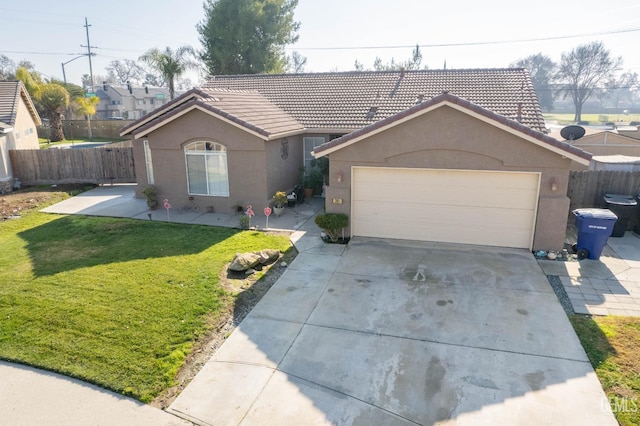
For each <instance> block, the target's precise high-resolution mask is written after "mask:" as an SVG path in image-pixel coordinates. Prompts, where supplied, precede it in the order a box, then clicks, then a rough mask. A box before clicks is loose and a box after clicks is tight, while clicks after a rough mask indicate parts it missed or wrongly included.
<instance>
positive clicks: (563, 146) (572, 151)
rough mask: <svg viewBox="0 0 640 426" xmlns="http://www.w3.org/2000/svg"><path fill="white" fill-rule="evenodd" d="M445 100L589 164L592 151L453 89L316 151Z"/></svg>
mask: <svg viewBox="0 0 640 426" xmlns="http://www.w3.org/2000/svg"><path fill="white" fill-rule="evenodd" d="M445 104H448V105H451V106H455V107H457V108H458V109H463V110H467V111H469V112H471V113H474V114H477V115H479V116H482V117H483V118H485V119H488V120H492V121H494V122H495V123H496V124H499V125H502V126H505V127H507V128H509V129H512V130H513V131H515V132H517V133H520V134H522V135H523V136H529V137H531V138H534V139H535V140H537V141H539V142H540V145H542V146H545V147H547V148H548V149H552V150H555V151H558V150H560V151H561V152H564V153H566V154H567V155H568V156H569V155H570V156H571V157H573V158H575V159H578V160H580V159H582V162H586V164H588V161H589V160H590V159H591V154H589V153H588V152H586V151H584V150H582V149H580V148H577V147H575V146H572V145H570V144H568V143H566V142H560V141H558V140H557V139H554V138H552V137H550V136H547V135H545V134H543V133H541V132H539V131H537V130H534V129H532V128H531V127H529V126H526V125H524V124H522V123H519V122H518V121H516V120H512V119H509V118H507V117H504V116H502V115H499V114H496V113H495V112H493V111H489V110H488V109H486V108H483V107H481V106H479V105H476V104H474V103H472V102H469V101H468V100H466V99H462V98H460V97H458V96H455V95H453V94H451V93H442V94H440V95H438V96H436V97H434V98H432V99H430V100H428V101H426V102H422V103H420V104H418V105H414V106H413V107H411V108H409V109H407V110H404V111H402V112H400V113H398V114H395V115H393V116H391V117H387V118H385V119H383V120H380V121H377V122H375V123H373V124H370V125H369V126H367V127H364V128H362V129H359V130H356V131H354V132H352V133H349V134H346V135H344V136H342V137H340V138H337V139H334V140H332V141H329V142H327V143H325V144H322V145H320V146H319V147H317V148H316V149H315V150H314V154H321V155H326V154H328V153H329V152H333V151H335V150H337V149H340V148H342V147H344V146H348V145H349V144H350V143H354V142H357V140H360V139H362V138H364V137H366V136H367V135H369V134H371V133H375V132H376V131H380V130H383V129H386V128H389V127H392V126H394V125H396V124H398V123H401V122H403V121H404V119H407V118H411V116H413V115H417V114H419V113H420V112H421V111H424V110H430V109H433V108H435V107H437V106H439V105H445ZM323 153H324V154H323Z"/></svg>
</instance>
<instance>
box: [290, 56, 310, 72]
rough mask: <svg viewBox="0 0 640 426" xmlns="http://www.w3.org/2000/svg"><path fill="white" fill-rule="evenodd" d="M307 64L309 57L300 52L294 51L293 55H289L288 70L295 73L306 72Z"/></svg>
mask: <svg viewBox="0 0 640 426" xmlns="http://www.w3.org/2000/svg"><path fill="white" fill-rule="evenodd" d="M306 65H307V57H306V56H304V55H302V54H301V53H300V52H297V51H293V52H291V56H288V57H287V71H289V72H292V73H294V74H299V73H302V72H304V67H305V66H306Z"/></svg>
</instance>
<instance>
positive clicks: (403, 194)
mask: <svg viewBox="0 0 640 426" xmlns="http://www.w3.org/2000/svg"><path fill="white" fill-rule="evenodd" d="M461 193H462V194H463V195H464V196H461ZM354 194H357V195H356V197H357V198H354V200H356V201H374V200H381V199H382V200H396V202H398V201H401V202H403V203H407V204H412V205H417V204H425V203H428V204H435V205H441V206H447V205H449V206H486V205H490V206H494V207H497V208H510V207H512V206H514V205H518V206H524V207H525V208H529V209H531V208H534V207H535V205H536V196H537V191H536V190H531V189H530V190H524V189H513V188H507V189H499V188H491V189H485V190H482V189H480V188H477V189H474V190H469V188H468V186H467V187H466V188H461V189H460V190H456V188H451V187H446V188H431V187H427V186H415V185H413V186H411V187H408V186H403V187H394V185H392V184H388V183H385V184H378V185H376V186H373V185H369V186H366V185H363V186H361V187H359V188H358V187H356V190H355V191H354Z"/></svg>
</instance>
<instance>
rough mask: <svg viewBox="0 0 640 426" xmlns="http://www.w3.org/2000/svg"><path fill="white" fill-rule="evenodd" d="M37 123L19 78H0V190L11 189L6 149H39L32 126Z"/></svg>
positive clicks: (38, 116)
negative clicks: (0, 79)
mask: <svg viewBox="0 0 640 426" xmlns="http://www.w3.org/2000/svg"><path fill="white" fill-rule="evenodd" d="M40 124H42V123H41V121H40V115H39V114H38V111H36V108H35V106H34V105H33V101H32V100H31V97H30V96H29V93H28V92H27V89H26V88H25V87H24V84H22V82H21V81H0V194H1V193H4V192H9V191H11V190H12V189H13V185H14V178H13V170H12V168H11V159H10V158H9V150H11V149H39V148H40V145H39V143H38V133H37V131H36V126H39V125H40Z"/></svg>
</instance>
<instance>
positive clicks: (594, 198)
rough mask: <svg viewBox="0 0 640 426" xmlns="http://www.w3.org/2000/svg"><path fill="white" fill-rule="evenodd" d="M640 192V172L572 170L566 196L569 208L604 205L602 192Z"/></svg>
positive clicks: (634, 193) (633, 193) (632, 193)
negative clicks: (569, 202)
mask: <svg viewBox="0 0 640 426" xmlns="http://www.w3.org/2000/svg"><path fill="white" fill-rule="evenodd" d="M638 193H640V172H618V171H606V170H598V171H596V170H585V171H572V172H571V173H570V174H569V188H568V190H567V196H568V197H569V198H571V210H573V209H579V208H584V207H606V203H605V201H604V199H603V197H604V194H624V195H633V196H634V197H635V196H637V195H638Z"/></svg>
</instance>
